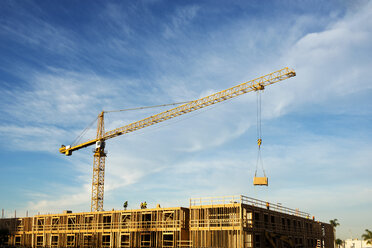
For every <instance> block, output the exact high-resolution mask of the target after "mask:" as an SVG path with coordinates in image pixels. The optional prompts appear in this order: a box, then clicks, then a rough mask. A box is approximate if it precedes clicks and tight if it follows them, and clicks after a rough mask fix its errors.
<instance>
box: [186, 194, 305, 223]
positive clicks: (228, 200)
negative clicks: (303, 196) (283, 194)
mask: <svg viewBox="0 0 372 248" xmlns="http://www.w3.org/2000/svg"><path fill="white" fill-rule="evenodd" d="M227 204H246V205H250V206H254V207H259V208H266V209H269V210H272V211H276V212H280V213H284V214H289V215H295V216H299V217H303V218H310V214H309V213H306V212H302V211H299V210H298V209H291V208H287V207H283V206H282V205H279V204H275V203H270V202H266V201H261V200H258V199H254V198H251V197H247V196H244V195H234V196H220V197H201V198H191V199H190V207H193V206H203V205H227Z"/></svg>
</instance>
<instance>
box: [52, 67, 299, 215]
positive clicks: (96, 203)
mask: <svg viewBox="0 0 372 248" xmlns="http://www.w3.org/2000/svg"><path fill="white" fill-rule="evenodd" d="M294 76H296V72H295V71H294V70H293V69H289V68H288V67H285V68H283V69H280V70H278V71H275V72H272V73H270V74H267V75H265V76H261V77H259V78H256V79H253V80H250V81H248V82H245V83H241V84H239V85H236V86H234V87H231V88H228V89H226V90H222V91H220V92H217V93H214V94H212V95H209V96H206V97H202V98H200V99H197V100H194V101H190V102H187V103H185V104H182V105H180V106H177V107H174V108H171V109H168V110H166V111H163V112H160V113H159V114H156V115H153V116H150V117H147V118H144V119H142V120H139V121H136V122H133V123H130V124H128V125H125V126H122V127H119V128H116V129H113V130H110V131H105V128H104V114H105V111H102V112H101V113H100V114H99V115H98V120H97V135H96V138H94V139H91V140H89V141H87V142H83V143H80V144H77V145H68V146H64V145H62V146H61V148H60V149H59V152H60V153H62V154H65V155H67V156H70V155H71V154H72V152H74V151H77V150H80V149H82V148H85V147H88V146H91V145H95V149H94V155H93V157H94V159H93V181H92V195H91V211H92V212H95V211H102V210H103V194H104V178H105V159H106V152H105V142H106V140H108V139H111V138H114V137H117V136H120V135H124V134H127V133H131V132H134V131H137V130H139V129H142V128H145V127H149V126H152V125H154V124H157V123H160V122H163V121H166V120H169V119H172V118H175V117H177V116H181V115H184V114H187V113H190V112H193V111H196V110H198V109H201V108H205V107H207V106H210V105H213V104H216V103H219V102H223V101H226V100H228V99H231V98H234V97H237V96H240V95H243V94H245V93H248V92H251V91H259V90H263V89H264V88H265V87H266V86H268V85H271V84H274V83H277V82H280V81H282V80H285V79H288V78H291V77H294Z"/></svg>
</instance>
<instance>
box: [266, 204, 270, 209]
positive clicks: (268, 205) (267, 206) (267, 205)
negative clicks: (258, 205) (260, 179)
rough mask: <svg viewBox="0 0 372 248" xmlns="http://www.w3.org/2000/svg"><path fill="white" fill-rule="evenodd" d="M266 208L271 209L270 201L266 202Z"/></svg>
mask: <svg viewBox="0 0 372 248" xmlns="http://www.w3.org/2000/svg"><path fill="white" fill-rule="evenodd" d="M266 208H267V209H268V210H269V209H270V203H268V202H266Z"/></svg>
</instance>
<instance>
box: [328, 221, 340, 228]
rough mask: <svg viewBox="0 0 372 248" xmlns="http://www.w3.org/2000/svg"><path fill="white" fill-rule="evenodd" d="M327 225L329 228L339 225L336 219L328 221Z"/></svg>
mask: <svg viewBox="0 0 372 248" xmlns="http://www.w3.org/2000/svg"><path fill="white" fill-rule="evenodd" d="M329 224H331V226H333V228H335V227H337V226H339V225H340V223H338V220H337V219H333V220H330V221H329Z"/></svg>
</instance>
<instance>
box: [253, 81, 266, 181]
mask: <svg viewBox="0 0 372 248" xmlns="http://www.w3.org/2000/svg"><path fill="white" fill-rule="evenodd" d="M263 89H264V87H260V88H258V89H257V145H258V153H257V163H256V171H255V173H254V177H253V185H254V186H268V185H269V182H268V178H267V177H266V173H265V169H264V167H263V162H262V158H261V145H262V138H261V92H260V91H261V90H263ZM259 165H260V166H261V168H262V172H263V175H264V176H263V177H258V176H257V169H258V166H259Z"/></svg>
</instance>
